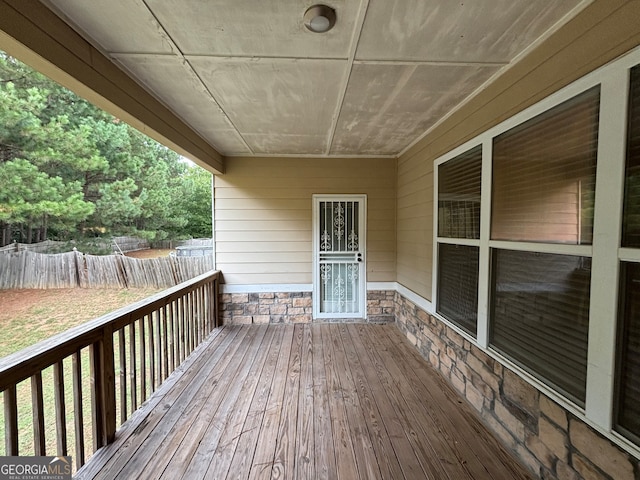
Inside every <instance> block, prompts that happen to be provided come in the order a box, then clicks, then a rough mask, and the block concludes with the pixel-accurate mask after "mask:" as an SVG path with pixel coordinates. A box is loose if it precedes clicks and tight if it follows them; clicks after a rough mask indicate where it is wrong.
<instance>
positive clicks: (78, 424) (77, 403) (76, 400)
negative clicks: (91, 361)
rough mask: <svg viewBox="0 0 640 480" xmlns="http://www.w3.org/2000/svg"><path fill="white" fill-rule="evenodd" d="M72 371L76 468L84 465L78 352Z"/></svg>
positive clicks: (72, 358)
mask: <svg viewBox="0 0 640 480" xmlns="http://www.w3.org/2000/svg"><path fill="white" fill-rule="evenodd" d="M71 361H72V369H73V410H74V412H73V413H74V415H73V417H74V426H75V434H76V468H77V469H78V468H80V467H82V466H83V465H84V411H83V404H82V358H81V357H80V350H78V351H77V352H76V353H74V354H73V356H72V357H71Z"/></svg>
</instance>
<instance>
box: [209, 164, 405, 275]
mask: <svg viewBox="0 0 640 480" xmlns="http://www.w3.org/2000/svg"><path fill="white" fill-rule="evenodd" d="M395 178H396V160H394V159H381V158H378V159H335V158H331V159H328V158H321V159H317V158H316V159H310V158H239V157H233V158H228V159H227V170H226V173H225V175H222V176H218V177H216V182H215V183H216V186H215V221H216V259H217V267H218V269H219V270H221V271H222V273H223V276H224V281H225V282H226V283H227V284H236V285H237V284H240V285H247V284H248V285H251V284H310V283H312V269H313V265H312V261H313V252H312V243H313V242H312V238H311V236H312V228H313V225H312V195H313V194H366V195H367V207H368V215H367V280H368V281H370V282H392V281H395V279H396V276H395V258H396V248H395V243H396V242H395V215H396V182H395Z"/></svg>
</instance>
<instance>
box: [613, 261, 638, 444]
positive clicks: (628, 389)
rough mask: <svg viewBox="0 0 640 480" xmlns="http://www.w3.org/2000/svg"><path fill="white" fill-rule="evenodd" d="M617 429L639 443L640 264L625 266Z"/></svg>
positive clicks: (622, 276)
mask: <svg viewBox="0 0 640 480" xmlns="http://www.w3.org/2000/svg"><path fill="white" fill-rule="evenodd" d="M620 298H621V299H622V301H621V306H620V307H621V312H620V322H619V329H618V366H617V400H618V401H617V411H616V428H617V429H618V430H619V431H620V432H621V433H623V434H624V435H626V436H628V437H631V438H632V439H633V440H634V441H635V442H636V443H640V401H638V399H640V264H638V263H626V262H624V263H623V264H622V274H621V285H620Z"/></svg>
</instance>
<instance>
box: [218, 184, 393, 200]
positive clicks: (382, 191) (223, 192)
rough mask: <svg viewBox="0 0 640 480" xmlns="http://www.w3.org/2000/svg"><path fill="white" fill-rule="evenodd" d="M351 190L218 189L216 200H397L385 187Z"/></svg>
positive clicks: (390, 190)
mask: <svg viewBox="0 0 640 480" xmlns="http://www.w3.org/2000/svg"><path fill="white" fill-rule="evenodd" d="M350 189H351V190H352V191H350V192H345V188H326V189H322V191H320V190H318V189H315V188H311V189H309V188H305V187H301V186H296V187H291V186H290V187H288V188H271V187H262V188H252V189H250V190H247V189H245V188H216V198H221V199H223V198H246V197H247V196H251V197H252V198H258V199H267V200H268V199H277V198H280V199H284V198H294V199H305V198H309V197H310V196H311V195H312V194H313V193H321V194H344V193H367V194H368V195H371V196H375V197H377V198H388V199H390V200H394V199H395V196H396V195H395V191H394V190H393V189H389V188H384V187H376V188H371V189H366V190H365V189H362V188H355V186H353V185H352V186H351V187H350Z"/></svg>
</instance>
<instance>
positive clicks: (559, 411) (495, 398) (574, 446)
mask: <svg viewBox="0 0 640 480" xmlns="http://www.w3.org/2000/svg"><path fill="white" fill-rule="evenodd" d="M395 304H396V308H395V313H396V321H397V325H398V327H399V328H400V330H401V331H402V332H403V333H404V334H405V335H406V337H407V339H408V340H409V342H410V343H411V344H412V345H414V346H415V348H417V349H418V351H419V352H420V354H421V355H422V356H423V357H424V358H425V359H426V360H427V361H428V362H429V363H430V364H431V365H433V367H434V368H435V369H436V370H437V371H438V372H439V373H440V374H441V375H443V376H444V377H445V378H446V379H447V380H448V381H449V383H451V385H453V387H454V388H455V389H456V390H457V391H458V392H459V393H460V394H461V395H462V396H463V397H464V398H466V399H467V401H468V402H469V403H470V404H471V405H472V406H473V408H474V409H475V410H476V411H477V412H478V414H479V415H480V417H481V418H482V419H483V421H484V423H485V424H486V425H487V427H488V428H490V429H491V430H492V431H493V432H494V433H495V434H496V435H497V437H498V438H500V439H501V440H502V442H503V443H504V444H505V445H506V446H507V447H508V448H509V449H510V450H511V451H512V452H513V453H514V454H515V455H516V456H517V457H518V458H519V459H520V460H521V461H522V462H523V463H524V464H525V465H526V466H528V467H529V469H530V470H531V471H532V472H533V473H535V474H536V475H539V477H540V478H544V479H556V478H557V479H563V480H564V479H566V480H579V479H615V480H638V479H640V465H639V461H638V460H637V459H635V458H634V457H633V456H631V455H629V454H628V453H626V452H625V451H623V450H622V449H620V448H619V447H618V446H617V445H615V444H614V443H613V442H611V441H610V440H609V439H607V438H605V437H603V436H602V435H600V434H599V433H598V432H596V431H595V430H593V429H592V428H591V427H589V426H588V425H586V424H585V423H584V422H583V421H581V420H580V419H579V418H577V417H576V416H575V415H573V414H571V413H570V412H568V411H567V410H565V409H564V408H562V407H561V406H560V405H558V404H557V403H555V402H554V401H553V400H551V399H549V398H548V397H546V396H545V395H544V394H542V393H541V392H539V391H538V390H537V389H536V388H535V387H533V386H532V385H530V384H529V383H527V382H525V381H524V380H522V379H521V378H520V377H519V376H517V375H515V374H514V373H513V372H511V371H510V370H508V369H506V368H504V367H503V366H502V365H501V364H500V363H499V362H498V361H496V360H494V359H493V358H492V357H490V356H488V355H487V354H486V353H484V352H483V351H482V350H480V349H479V348H478V347H476V346H475V345H473V344H472V343H471V342H469V341H468V340H466V339H465V338H464V337H462V336H461V335H459V334H458V333H457V332H456V331H455V330H453V329H452V328H450V327H448V326H447V325H445V324H444V323H443V322H441V321H440V320H438V319H437V318H435V317H433V316H431V315H429V314H428V313H426V312H425V311H423V310H422V309H420V308H419V307H417V306H416V305H415V304H414V303H413V302H411V301H410V300H408V299H406V298H405V297H403V296H402V295H400V294H399V293H397V294H396V296H395Z"/></svg>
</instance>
